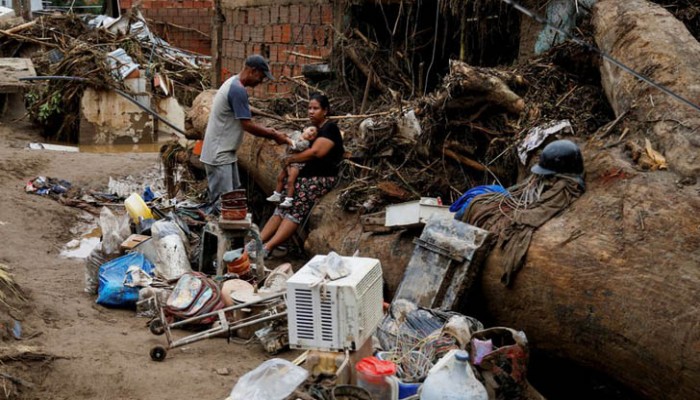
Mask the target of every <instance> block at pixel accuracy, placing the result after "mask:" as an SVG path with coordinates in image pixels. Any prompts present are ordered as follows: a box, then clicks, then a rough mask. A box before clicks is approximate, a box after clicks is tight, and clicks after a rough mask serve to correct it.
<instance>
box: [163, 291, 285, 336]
mask: <svg viewBox="0 0 700 400" xmlns="http://www.w3.org/2000/svg"><path fill="white" fill-rule="evenodd" d="M286 294H287V293H286V292H281V293H277V294H274V295H272V296H268V297H264V298H261V299H258V300H255V301H250V302H248V303H243V304H237V305H235V306H229V307H225V308H222V309H221V310H217V311H212V312H208V313H206V314H202V315H197V316H196V317H192V318H188V319H183V320H182V321H178V322H175V323H173V324H170V325H169V327H170V328H175V327H178V326H180V325H186V324H189V323H192V322H195V321H199V320H200V319H204V318H208V317H213V316H215V315H218V313H219V312H228V311H233V310H238V309H241V308H246V307H250V306H253V305H256V304H258V303H262V302H264V301H267V300H271V299H276V298H279V297H283V296H285V295H286Z"/></svg>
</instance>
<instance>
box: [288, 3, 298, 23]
mask: <svg viewBox="0 0 700 400" xmlns="http://www.w3.org/2000/svg"><path fill="white" fill-rule="evenodd" d="M288 8H289V23H290V24H298V23H299V6H298V5H295V4H292V5H290V6H289V7H288Z"/></svg>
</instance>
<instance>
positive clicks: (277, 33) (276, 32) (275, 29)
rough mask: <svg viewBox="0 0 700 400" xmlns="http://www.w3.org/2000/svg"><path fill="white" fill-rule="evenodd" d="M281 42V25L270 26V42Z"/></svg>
mask: <svg viewBox="0 0 700 400" xmlns="http://www.w3.org/2000/svg"><path fill="white" fill-rule="evenodd" d="M281 41H282V25H273V26H272V42H274V43H280V42H281Z"/></svg>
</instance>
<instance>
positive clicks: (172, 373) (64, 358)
mask: <svg viewBox="0 0 700 400" xmlns="http://www.w3.org/2000/svg"><path fill="white" fill-rule="evenodd" d="M32 141H41V138H40V136H39V135H38V133H37V132H36V131H35V130H34V129H33V128H32V127H31V126H29V125H27V124H23V123H8V122H4V123H2V124H1V125H0V192H2V196H1V197H0V243H2V248H1V250H0V263H4V264H6V265H7V266H8V267H9V269H10V270H11V272H12V273H13V274H14V277H15V279H16V281H17V282H18V283H19V284H20V286H21V287H22V289H24V291H25V292H26V294H27V297H28V298H29V300H28V302H27V303H26V305H25V306H24V307H22V309H21V310H18V311H14V312H12V313H11V317H10V316H8V315H3V316H2V318H3V323H7V321H10V322H11V319H12V318H14V319H17V320H19V321H20V322H21V326H22V337H23V338H28V339H22V340H15V339H14V338H12V337H11V336H9V338H7V339H5V340H4V341H3V343H0V346H2V350H0V359H1V360H3V362H4V364H3V365H2V366H0V398H19V399H42V400H49V399H190V398H201V399H224V398H225V397H226V396H228V394H229V393H230V391H231V388H232V387H233V385H234V384H235V382H236V380H237V378H238V377H239V376H240V375H242V374H244V373H245V372H247V371H249V370H250V369H252V368H254V367H255V366H257V365H258V364H259V363H260V362H262V361H264V360H265V359H267V358H270V357H269V356H268V355H267V354H265V353H264V351H263V350H262V348H261V347H259V345H258V344H250V345H242V344H234V343H227V341H226V340H225V339H212V340H207V341H202V342H198V343H194V344H192V345H189V346H186V347H183V348H178V349H174V350H172V351H171V352H170V353H169V354H168V358H167V359H166V360H165V361H164V362H161V363H158V362H154V361H151V359H150V357H149V355H148V352H149V349H150V348H151V346H152V345H154V344H157V343H159V342H163V341H164V338H163V337H156V336H153V335H152V334H150V333H149V331H148V329H147V328H146V322H147V321H146V320H145V319H142V318H136V317H135V316H134V315H135V313H134V311H132V310H113V309H107V308H104V307H101V306H98V305H96V304H95V299H94V297H93V296H90V295H88V294H86V293H84V292H83V288H84V262H83V261H81V260H75V259H65V258H62V257H60V256H59V253H60V248H61V247H62V246H63V245H64V244H65V243H66V242H68V241H70V240H71V239H74V238H75V237H74V235H72V234H71V233H70V228H71V227H72V226H74V225H76V224H77V223H79V222H80V221H82V220H85V219H86V218H87V217H86V215H85V214H86V213H85V212H84V211H81V210H78V209H76V208H71V207H66V206H63V205H61V204H59V203H58V202H55V201H53V200H51V199H49V198H44V197H40V196H35V195H30V194H26V193H25V192H24V185H25V182H26V181H28V180H29V179H32V178H34V177H36V176H37V175H43V176H49V177H56V178H62V179H66V180H68V181H70V182H71V183H73V184H74V185H79V186H81V187H93V188H99V187H105V186H106V185H107V182H108V179H109V177H110V176H112V177H115V178H116V177H120V176H125V175H129V174H132V175H133V174H138V172H139V171H141V170H143V169H145V168H149V167H152V166H153V165H155V164H156V162H157V155H156V154H152V153H150V154H144V153H140V154H138V153H130V154H89V153H63V152H53V151H45V150H29V149H27V148H26V146H27V144H28V143H29V142H32ZM5 314H6V313H5ZM6 336H7V335H3V337H6ZM27 346H29V347H27ZM38 353H43V354H46V355H47V357H34V358H38V360H28V358H30V357H29V356H28V355H31V354H38ZM17 354H24V355H25V356H24V357H16V356H14V357H13V358H15V360H12V359H10V357H11V356H13V355H17ZM52 356H53V357H55V359H52V358H53V357H52ZM286 356H288V357H291V356H292V354H290V353H288V354H286ZM17 358H19V359H17ZM223 369H227V370H228V371H230V373H229V374H228V375H220V374H219V373H217V370H219V371H220V372H222V371H221V370H223ZM2 373H5V374H9V375H11V376H12V377H14V378H19V380H21V381H22V382H23V383H20V384H18V383H17V382H19V380H17V379H15V382H14V383H13V382H12V381H11V380H10V378H7V377H6V378H2ZM3 389H4V390H3ZM3 396H4V397H3Z"/></svg>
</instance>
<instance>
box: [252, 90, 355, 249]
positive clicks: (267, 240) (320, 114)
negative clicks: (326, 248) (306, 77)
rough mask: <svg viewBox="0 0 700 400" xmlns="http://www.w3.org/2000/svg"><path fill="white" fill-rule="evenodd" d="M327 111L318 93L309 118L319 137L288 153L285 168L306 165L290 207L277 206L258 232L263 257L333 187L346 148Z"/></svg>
mask: <svg viewBox="0 0 700 400" xmlns="http://www.w3.org/2000/svg"><path fill="white" fill-rule="evenodd" d="M329 111H330V104H329V102H328V97H326V96H325V95H321V94H313V95H312V96H311V98H310V100H309V119H310V121H311V124H313V125H314V126H315V127H316V128H318V135H317V136H316V139H314V141H313V142H312V143H311V147H309V148H308V149H306V150H304V151H302V152H300V153H295V154H291V155H290V156H289V157H287V158H286V159H285V160H284V166H285V167H286V166H288V165H290V164H292V163H306V166H305V167H304V169H302V170H301V171H300V172H299V177H298V178H297V181H296V184H295V185H294V187H295V190H294V199H293V200H292V202H291V203H292V204H291V207H289V208H281V207H279V206H278V207H277V208H276V209H275V212H274V214H273V215H272V217H270V219H269V220H268V221H267V223H266V224H265V226H264V227H263V229H262V231H261V232H260V238H261V240H262V242H263V252H264V255H265V256H267V255H269V253H270V251H272V249H274V248H275V247H277V246H279V245H280V244H282V243H284V242H285V241H287V239H289V238H290V237H292V235H293V234H294V232H295V231H296V230H297V228H298V227H299V225H300V224H301V223H303V222H304V220H305V219H306V216H307V215H309V212H311V208H312V207H313V206H314V204H316V202H317V201H318V199H320V198H321V197H322V196H323V195H324V194H326V193H328V192H329V191H330V190H331V189H332V188H333V186H335V183H336V181H337V175H338V169H339V166H340V162H341V161H342V159H343V154H344V153H345V148H344V147H343V138H342V136H341V135H340V129H338V126H337V125H336V124H335V123H334V122H331V121H330V120H328V113H329ZM247 247H249V248H248V250H249V252H250V251H251V250H253V249H252V248H251V247H252V245H250V244H249V246H247Z"/></svg>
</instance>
